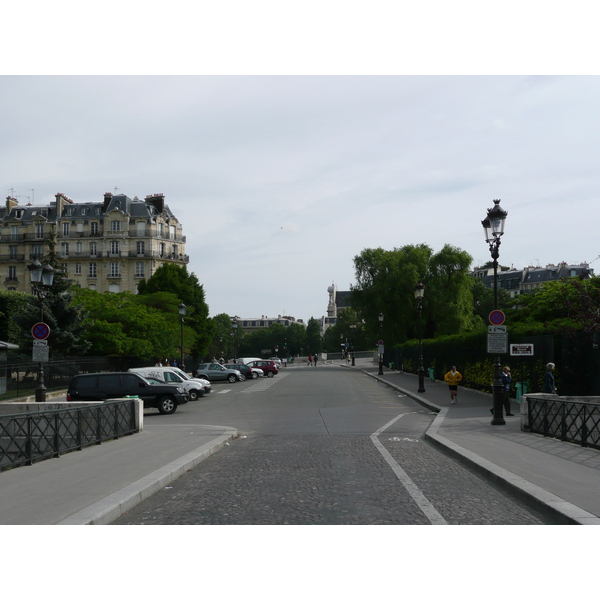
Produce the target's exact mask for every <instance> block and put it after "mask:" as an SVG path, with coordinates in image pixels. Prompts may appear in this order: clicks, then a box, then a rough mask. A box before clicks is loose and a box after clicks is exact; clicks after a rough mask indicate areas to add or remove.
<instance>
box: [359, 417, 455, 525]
mask: <svg viewBox="0 0 600 600" xmlns="http://www.w3.org/2000/svg"><path fill="white" fill-rule="evenodd" d="M403 416H404V414H401V415H398V416H397V417H396V418H394V419H392V420H391V421H390V422H389V423H386V424H385V425H384V426H383V427H381V428H380V429H378V430H377V431H376V432H375V433H373V434H371V441H372V442H373V443H374V444H375V447H376V448H377V450H379V452H381V455H382V456H383V458H385V460H386V461H387V463H388V464H389V465H390V467H392V471H394V473H395V474H396V477H398V479H399V480H400V483H401V484H402V485H403V486H404V487H405V489H406V491H407V492H408V493H409V494H410V495H411V497H412V499H413V500H414V501H415V502H416V503H417V505H418V507H419V508H420V509H421V510H422V511H423V514H424V515H425V516H426V517H427V518H428V519H429V522H430V523H431V524H432V525H448V523H447V521H446V519H444V517H442V515H440V513H439V512H438V511H437V510H435V508H434V507H433V505H432V504H431V502H429V500H427V498H425V496H424V495H423V492H421V490H420V489H419V488H418V487H417V486H416V485H415V484H414V482H413V481H412V480H411V478H410V477H409V476H408V475H407V474H406V472H405V471H404V469H402V467H401V466H400V465H399V464H398V463H397V462H396V461H395V460H394V458H393V457H392V455H391V454H390V453H389V452H388V451H387V450H386V449H385V448H384V446H383V444H382V443H381V442H380V441H379V438H378V437H377V436H378V435H379V434H380V433H382V432H384V431H385V430H386V429H387V428H388V427H390V426H391V425H393V424H394V423H395V422H396V421H397V420H398V419H400V417H403Z"/></svg>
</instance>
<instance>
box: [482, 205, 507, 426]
mask: <svg viewBox="0 0 600 600" xmlns="http://www.w3.org/2000/svg"><path fill="white" fill-rule="evenodd" d="M507 215H508V213H507V212H506V211H505V210H503V209H502V208H501V207H500V200H494V206H493V208H488V211H487V216H486V218H485V219H484V220H483V221H481V224H482V225H483V228H484V230H485V241H486V242H487V243H488V246H489V248H490V253H491V255H492V259H493V261H494V310H498V258H499V256H500V251H499V249H500V238H501V237H502V235H503V234H504V223H505V221H506V216H507ZM493 390H494V408H493V413H494V416H493V418H492V425H506V421H505V420H504V418H503V416H502V408H503V404H504V389H503V386H502V365H501V364H500V357H499V356H496V360H495V362H494V386H493Z"/></svg>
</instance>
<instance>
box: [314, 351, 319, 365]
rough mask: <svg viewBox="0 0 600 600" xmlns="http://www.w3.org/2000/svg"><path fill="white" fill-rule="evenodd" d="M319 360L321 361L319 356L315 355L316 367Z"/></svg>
mask: <svg viewBox="0 0 600 600" xmlns="http://www.w3.org/2000/svg"><path fill="white" fill-rule="evenodd" d="M318 360H319V355H318V354H316V353H315V367H316V366H317V361H318Z"/></svg>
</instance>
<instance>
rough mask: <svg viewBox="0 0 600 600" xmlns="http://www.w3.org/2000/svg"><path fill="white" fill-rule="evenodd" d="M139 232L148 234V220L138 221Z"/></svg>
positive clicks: (139, 233) (140, 234)
mask: <svg viewBox="0 0 600 600" xmlns="http://www.w3.org/2000/svg"><path fill="white" fill-rule="evenodd" d="M137 234H138V236H142V235H146V221H138V222H137Z"/></svg>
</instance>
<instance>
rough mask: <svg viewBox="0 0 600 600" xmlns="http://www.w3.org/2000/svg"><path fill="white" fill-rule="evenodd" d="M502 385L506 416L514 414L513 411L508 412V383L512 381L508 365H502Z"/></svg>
mask: <svg viewBox="0 0 600 600" xmlns="http://www.w3.org/2000/svg"><path fill="white" fill-rule="evenodd" d="M501 377H502V387H503V390H504V412H505V413H506V416H507V417H512V416H514V415H513V413H511V412H510V385H511V383H512V377H511V376H510V369H509V367H504V369H502V375H501Z"/></svg>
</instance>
